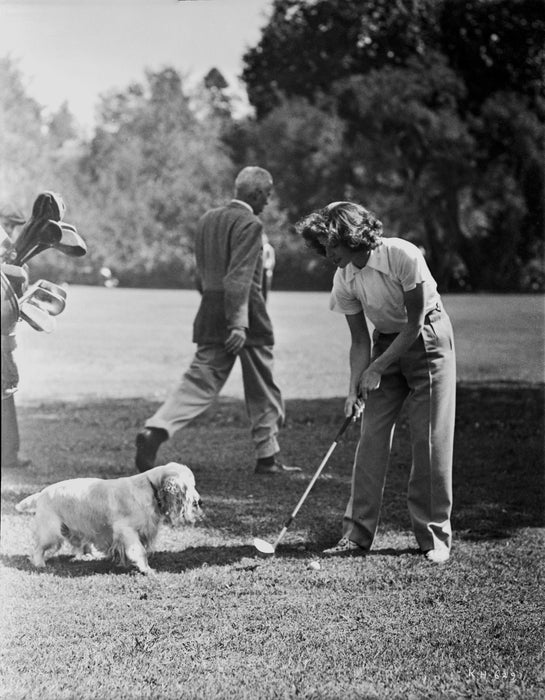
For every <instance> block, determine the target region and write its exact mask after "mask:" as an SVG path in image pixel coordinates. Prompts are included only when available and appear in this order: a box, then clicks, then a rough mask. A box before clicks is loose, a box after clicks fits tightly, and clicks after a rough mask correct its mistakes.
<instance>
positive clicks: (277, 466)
mask: <svg viewBox="0 0 545 700" xmlns="http://www.w3.org/2000/svg"><path fill="white" fill-rule="evenodd" d="M300 471H302V470H301V468H300V467H288V466H287V464H282V462H279V461H278V460H277V459H275V460H274V461H273V462H272V463H270V464H267V463H266V462H265V463H263V462H261V461H260V460H259V459H258V460H257V464H256V467H255V470H254V474H286V473H289V472H300Z"/></svg>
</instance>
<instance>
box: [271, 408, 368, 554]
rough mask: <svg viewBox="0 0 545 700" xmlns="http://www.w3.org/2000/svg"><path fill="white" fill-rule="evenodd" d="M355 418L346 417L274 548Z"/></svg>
mask: <svg viewBox="0 0 545 700" xmlns="http://www.w3.org/2000/svg"><path fill="white" fill-rule="evenodd" d="M354 420H355V417H354V416H349V417H348V418H346V419H345V421H344V423H343V424H342V426H341V428H340V430H339V432H338V433H337V435H336V436H335V440H333V442H332V443H331V446H330V447H329V450H328V451H327V452H326V455H325V457H324V458H323V459H322V461H321V463H320V466H319V467H318V469H317V470H316V473H315V474H314V476H313V477H312V479H311V480H310V482H309V485H308V486H307V488H306V490H305V493H304V494H303V495H302V496H301V498H300V500H299V503H298V504H297V505H296V506H295V508H294V509H293V511H292V513H291V515H290V516H289V518H288V519H287V520H286V522H285V523H284V527H283V528H282V531H281V533H280V534H279V535H278V537H277V538H276V542H275V543H274V548H275V549H276V547H277V545H278V543H279V542H280V541H281V540H282V538H283V537H284V535H285V534H286V532H287V529H288V527H289V526H290V525H291V523H292V522H293V519H294V518H295V516H296V515H297V513H298V512H299V509H300V508H301V506H302V505H303V503H304V502H305V500H306V498H307V496H308V494H309V493H310V491H311V489H312V487H313V486H314V484H315V483H316V480H317V479H318V477H319V476H320V474H321V473H322V471H323V469H324V467H325V465H326V464H327V462H328V460H329V458H330V457H331V455H332V453H333V451H334V449H335V448H336V447H337V445H338V443H339V440H340V439H341V437H342V436H343V434H344V432H345V430H346V429H347V428H348V426H349V425H350V423H352V422H353V421H354Z"/></svg>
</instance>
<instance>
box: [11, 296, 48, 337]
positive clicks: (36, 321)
mask: <svg viewBox="0 0 545 700" xmlns="http://www.w3.org/2000/svg"><path fill="white" fill-rule="evenodd" d="M19 311H20V314H21V318H22V319H23V321H26V322H27V323H28V325H29V326H30V327H31V328H34V330H35V331H44V332H45V333H51V332H52V331H54V330H55V328H56V327H57V323H56V321H55V319H54V318H53V317H52V316H50V315H49V314H48V313H47V311H43V310H42V309H40V308H38V307H37V306H35V305H34V304H31V303H30V302H28V301H25V302H23V303H22V304H19Z"/></svg>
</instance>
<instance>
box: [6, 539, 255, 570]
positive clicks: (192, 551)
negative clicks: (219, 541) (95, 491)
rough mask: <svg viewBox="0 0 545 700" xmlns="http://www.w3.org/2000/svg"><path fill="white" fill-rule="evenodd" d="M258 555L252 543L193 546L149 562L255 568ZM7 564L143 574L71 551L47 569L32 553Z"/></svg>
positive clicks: (158, 566)
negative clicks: (76, 555) (37, 563)
mask: <svg viewBox="0 0 545 700" xmlns="http://www.w3.org/2000/svg"><path fill="white" fill-rule="evenodd" d="M258 558H259V557H258V555H256V551H255V549H254V548H253V547H252V546H251V545H239V546H233V547H228V546H225V547H189V548H188V549H184V550H180V551H163V552H151V553H150V554H149V556H148V561H149V565H150V566H151V568H152V569H154V570H155V571H156V572H157V573H182V572H184V571H189V570H191V569H199V568H201V567H203V566H230V565H232V564H235V563H237V562H243V563H246V564H247V565H248V566H249V567H252V565H253V564H252V560H254V559H255V560H256V565H257V564H258V561H257V560H258ZM0 562H1V563H2V565H3V566H5V567H7V568H11V569H17V570H19V571H28V572H37V571H38V572H39V573H42V574H44V575H50V576H58V577H60V578H78V577H84V576H93V575H127V574H136V575H141V574H140V573H139V572H138V570H137V569H136V568H135V567H123V566H118V565H116V564H115V562H113V561H112V560H111V559H108V558H106V557H104V558H97V559H75V558H74V557H72V556H70V555H68V554H65V555H63V554H61V555H55V556H53V557H51V558H50V559H48V560H47V564H46V566H45V568H43V569H39V570H38V569H36V567H34V566H33V564H32V562H31V561H30V559H29V558H28V556H24V555H20V554H16V555H1V556H0Z"/></svg>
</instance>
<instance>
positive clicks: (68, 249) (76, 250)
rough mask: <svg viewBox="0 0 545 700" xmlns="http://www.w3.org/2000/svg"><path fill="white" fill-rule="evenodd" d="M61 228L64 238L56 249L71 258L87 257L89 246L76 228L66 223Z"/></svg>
mask: <svg viewBox="0 0 545 700" xmlns="http://www.w3.org/2000/svg"><path fill="white" fill-rule="evenodd" d="M61 226H62V238H61V240H60V241H59V242H58V243H57V244H56V245H55V246H54V247H55V248H56V249H57V250H60V251H61V253H64V254H65V255H68V256H69V257H70V258H80V257H82V256H83V255H85V253H87V245H86V244H85V241H84V240H83V238H82V237H81V236H80V235H79V233H78V232H77V231H76V228H75V226H71V225H70V224H65V223H64V222H63V223H62V225H61Z"/></svg>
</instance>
